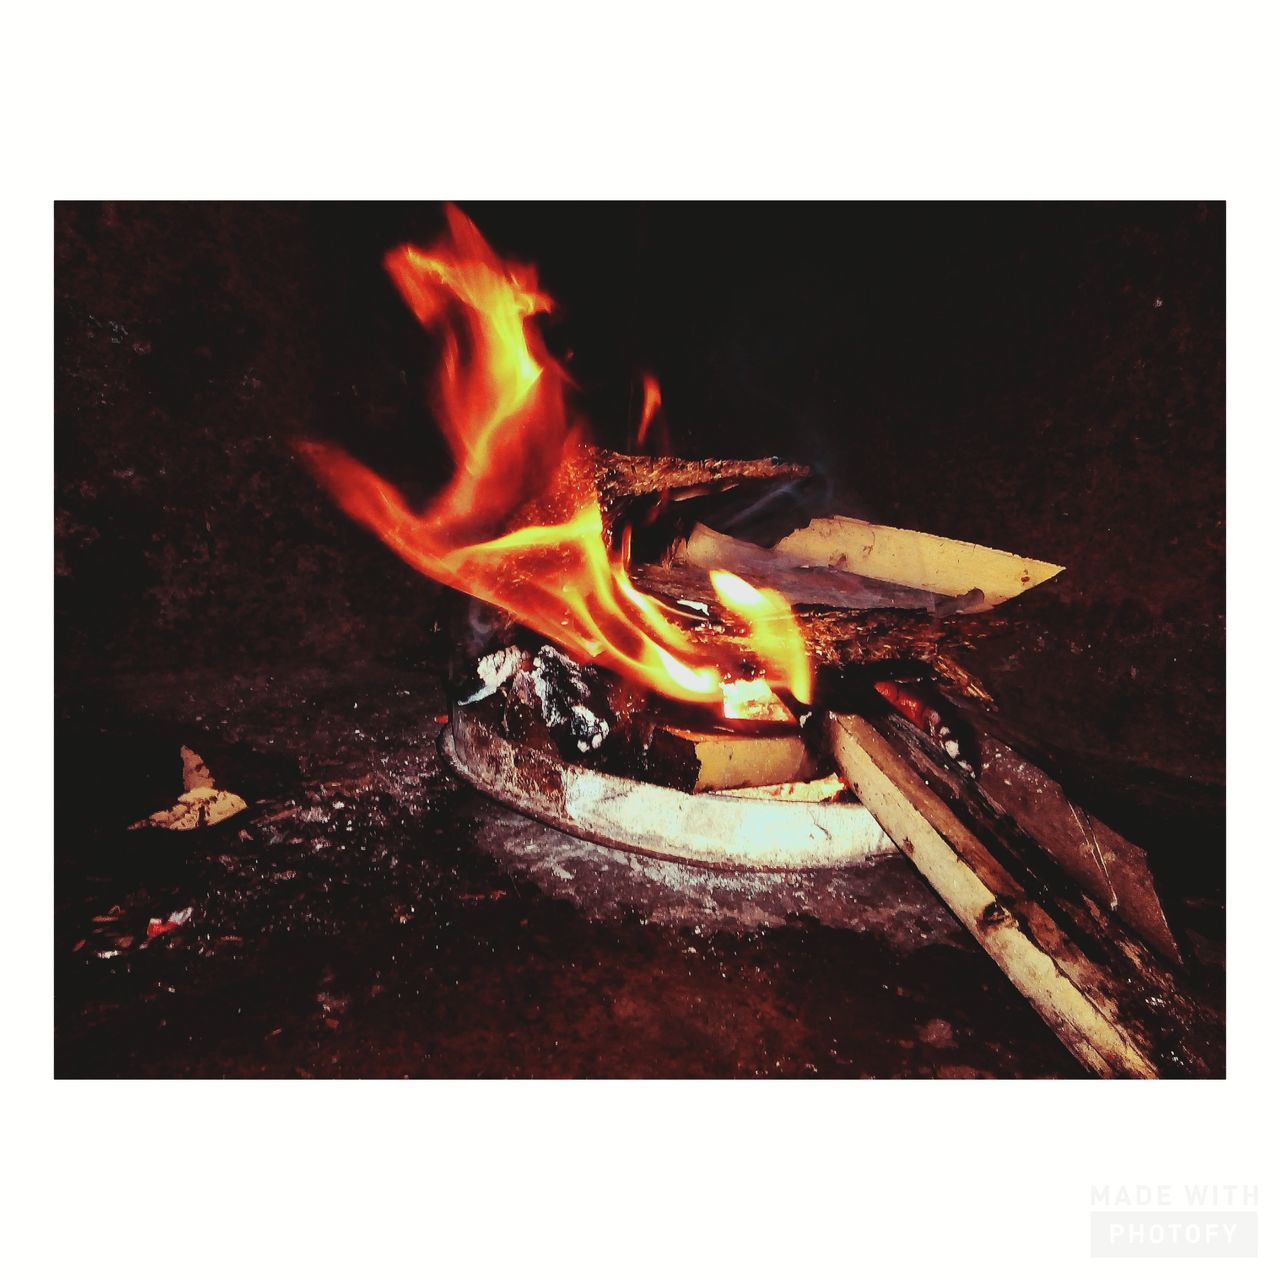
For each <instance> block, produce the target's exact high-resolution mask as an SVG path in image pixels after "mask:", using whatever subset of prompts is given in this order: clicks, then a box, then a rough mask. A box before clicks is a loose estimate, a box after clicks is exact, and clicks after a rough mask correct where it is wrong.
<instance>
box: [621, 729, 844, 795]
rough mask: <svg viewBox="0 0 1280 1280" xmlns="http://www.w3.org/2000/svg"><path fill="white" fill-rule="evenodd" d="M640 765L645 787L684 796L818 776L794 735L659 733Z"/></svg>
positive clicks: (815, 765)
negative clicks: (672, 789) (651, 785)
mask: <svg viewBox="0 0 1280 1280" xmlns="http://www.w3.org/2000/svg"><path fill="white" fill-rule="evenodd" d="M642 760H643V764H642V766H641V772H640V774H639V776H640V777H642V778H643V779H644V780H645V781H647V782H654V783H658V784H659V785H661V786H667V787H675V788H676V789H677V790H680V791H689V792H699V791H729V790H732V789H734V788H739V787H768V786H775V785H777V784H778V783H784V782H807V781H809V780H810V779H812V778H816V777H818V776H819V775H820V774H821V773H823V772H824V769H823V766H822V763H821V761H820V760H818V759H817V757H815V756H814V754H813V753H812V752H811V751H810V750H809V748H808V747H807V746H806V744H805V741H804V738H803V737H802V735H801V734H800V732H799V731H798V730H797V731H796V732H794V733H768V734H738V733H732V732H724V733H719V732H708V733H700V732H698V731H697V730H694V729H684V728H667V727H663V728H658V729H657V730H656V731H655V732H654V733H653V735H652V736H651V738H650V740H649V743H648V748H647V750H646V751H645V752H644V754H643V757H642ZM828 767H829V766H828Z"/></svg>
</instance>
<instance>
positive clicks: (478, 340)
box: [297, 206, 810, 704]
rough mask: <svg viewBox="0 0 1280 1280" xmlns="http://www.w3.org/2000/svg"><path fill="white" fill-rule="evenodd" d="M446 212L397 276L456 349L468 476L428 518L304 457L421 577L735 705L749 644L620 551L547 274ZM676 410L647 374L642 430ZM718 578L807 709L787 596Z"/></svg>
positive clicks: (449, 377) (357, 472)
mask: <svg viewBox="0 0 1280 1280" xmlns="http://www.w3.org/2000/svg"><path fill="white" fill-rule="evenodd" d="M446 217H447V224H448V232H447V235H446V236H445V238H444V239H443V240H442V242H441V243H440V244H438V245H437V246H436V247H435V248H433V249H431V250H421V249H416V248H413V247H410V246H405V247H402V248H399V249H396V250H394V251H392V252H391V253H390V254H388V256H387V259H386V266H387V270H388V271H389V272H390V274H391V277H392V279H393V280H394V281H395V283H396V286H397V287H398V288H399V290H400V292H401V294H402V295H403V296H404V299H405V301H406V302H407V303H408V304H409V306H410V308H411V309H412V311H413V313H414V315H415V316H416V317H417V319H418V321H419V322H420V323H421V324H422V325H423V326H424V327H426V328H428V329H431V330H433V331H436V332H438V333H439V334H440V337H441V339H442V343H443V347H442V357H441V364H440V371H439V377H438V380H437V384H436V387H435V395H434V408H435V413H436V417H437V419H438V420H439V423H440V427H441V430H442V431H443V433H444V435H445V438H446V440H447V441H448V444H449V447H450V451H451V453H452V454H453V458H454V462H455V464H456V466H455V470H454V473H453V476H452V477H451V479H450V480H449V482H448V483H447V484H446V485H445V487H444V489H443V490H442V491H441V492H440V493H439V494H438V495H437V496H436V497H435V498H434V499H433V500H432V501H431V502H430V503H428V504H427V506H426V507H425V508H424V509H422V510H420V511H416V510H414V509H413V508H412V507H411V506H410V505H409V503H408V502H407V500H406V499H405V497H404V495H403V494H401V493H400V491H399V490H398V489H397V488H396V487H395V486H394V485H392V484H391V483H390V482H389V481H387V480H386V479H384V478H383V477H382V476H379V475H378V474H377V473H376V472H374V471H372V470H370V468H368V467H366V466H365V465H364V464H363V463H361V462H358V461H357V460H356V459H354V458H352V457H351V456H350V455H349V454H347V453H346V452H345V451H343V450H342V449H340V448H337V447H336V446H333V445H328V444H322V443H318V442H314V441H306V442H301V443H299V444H298V446H297V448H298V451H299V453H300V454H301V455H302V457H303V459H304V460H305V461H306V463H307V464H308V466H309V467H310V469H311V471H312V473H313V474H314V475H315V476H316V478H317V479H318V480H319V481H320V483H321V484H322V485H324V487H325V488H327V489H328V491H329V492H330V494H331V495H332V496H333V498H334V499H335V500H336V501H337V503H338V505H339V506H341V508H342V509H343V510H344V511H345V512H346V513H347V515H349V516H350V517H351V518H352V519H354V520H356V521H357V522H359V523H360V524H362V525H364V526H365V527H366V528H368V529H370V530H371V531H372V532H373V533H375V534H377V536H378V537H379V538H381V539H382V540H383V542H385V543H386V544H387V545H388V546H389V547H390V548H391V549H392V550H393V551H395V552H396V553H397V554H398V555H399V556H400V557H401V558H402V559H404V560H405V561H406V562H407V563H408V564H410V565H412V566H413V567H414V568H415V569H417V570H418V571H419V572H421V573H423V574H425V575H427V576H428V577H430V578H434V579H435V580H436V581H438V582H443V583H445V584H447V585H448V586H451V587H455V588H457V589H458V590H460V591H464V592H467V593H468V594H470V595H473V596H476V597H478V598H479V599H482V600H486V601H488V602H489V603H490V604H493V605H496V606H498V607H499V608H502V609H505V610H506V611H507V612H509V613H511V614H512V615H513V616H514V617H516V618H517V619H519V620H520V621H521V622H523V623H524V624H525V625H527V626H529V627H530V628H532V629H533V630H535V631H537V632H539V633H541V634H542V635H544V636H546V637H547V638H548V639H549V640H551V641H552V642H553V643H555V644H557V645H558V646H559V647H560V648H562V649H563V650H565V651H566V652H567V653H569V654H570V655H572V656H573V657H575V658H577V659H579V660H581V661H590V662H597V663H600V664H602V665H604V666H607V667H610V668H611V669H613V670H615V671H617V672H619V673H620V674H622V675H624V676H626V677H629V678H630V679H633V680H635V681H637V682H638V683H640V684H642V685H645V686H647V687H649V688H651V689H655V690H657V691H658V692H660V693H662V694H665V695H666V696H668V697H671V698H676V699H680V700H683V701H691V702H706V703H720V704H723V701H724V696H725V694H724V688H725V684H726V681H732V680H734V679H736V678H739V677H742V676H743V675H744V674H748V673H746V672H744V670H743V666H744V663H743V658H744V651H743V649H742V647H741V645H740V644H736V643H735V642H734V641H733V640H732V639H728V638H726V639H724V640H723V641H720V642H718V643H717V642H714V641H713V642H708V641H707V640H706V639H705V638H700V639H698V640H694V639H693V638H691V637H690V636H689V635H688V634H687V633H686V632H685V631H684V630H682V629H681V627H680V626H679V625H678V624H677V622H676V621H675V620H674V617H673V615H671V614H669V613H668V611H667V610H666V609H665V608H664V606H663V605H662V604H661V603H660V602H659V601H657V600H656V599H654V598H653V597H652V596H649V595H646V594H645V593H644V592H642V591H640V590H638V589H637V588H636V587H635V585H634V584H633V583H632V582H631V580H630V578H629V577H628V576H627V572H626V553H627V545H626V543H625V541H624V546H623V549H622V552H621V553H615V552H613V551H611V550H610V548H609V547H608V546H607V545H606V542H605V537H604V530H603V521H602V517H601V512H600V505H599V501H598V499H597V496H596V493H595V490H594V486H593V482H592V481H591V479H590V477H591V475H592V473H591V470H590V466H589V464H588V461H587V459H586V458H585V456H584V452H583V441H584V439H585V436H586V431H585V425H584V424H581V423H578V422H576V421H574V420H573V418H572V417H571V416H570V411H569V409H568V406H567V402H566V394H565V393H566V390H567V388H568V386H569V379H568V376H567V375H566V374H565V372H564V370H563V369H561V367H560V366H559V365H558V364H557V363H556V361H555V360H553V359H552V357H551V356H550V355H549V354H548V352H547V351H546V348H545V347H544V345H543V343H542V340H541V337H540V335H539V333H538V330H537V328H536V326H535V324H534V323H533V319H534V317H535V316H537V315H540V314H543V313H545V312H548V311H550V310H551V309H552V302H551V300H550V298H548V297H547V296H546V295H545V294H544V293H542V292H541V291H540V290H539V288H538V284H537V277H536V273H535V272H534V270H533V269H532V268H531V267H522V266H519V265H516V264H513V263H509V262H506V261H503V260H502V259H500V258H499V257H498V256H497V255H496V254H495V253H494V252H493V250H492V249H491V248H490V247H489V245H488V244H487V243H486V242H485V240H484V238H483V237H482V236H481V234H480V232H479V231H478V230H477V228H476V227H475V225H474V224H473V223H472V222H471V221H470V219H468V218H467V217H466V216H465V215H464V214H463V213H461V212H460V211H459V210H458V209H456V208H454V207H452V206H449V207H448V208H447V210H446ZM660 403H661V397H660V394H659V392H658V387H657V383H656V382H655V381H654V380H653V379H652V378H646V380H645V410H644V417H643V420H642V427H641V432H642V434H643V432H644V431H645V430H647V428H648V425H649V424H650V422H651V421H652V419H653V414H654V413H655V412H656V410H657V408H658V405H659V404H660ZM712 581H713V585H714V587H715V590H716V593H717V595H718V596H719V598H720V600H721V601H722V603H723V604H724V606H725V608H726V610H728V611H729V613H730V614H732V615H733V616H734V617H735V618H738V619H740V620H741V621H742V623H743V624H744V625H745V628H746V638H747V645H748V652H747V654H746V655H745V656H747V657H750V658H754V661H755V663H756V665H757V667H758V669H759V670H758V671H757V672H756V673H755V674H758V673H759V671H760V670H762V671H763V674H764V676H765V678H766V679H767V680H768V681H769V682H770V684H772V685H774V686H775V687H777V688H786V689H789V690H791V692H792V693H794V694H795V696H796V697H797V698H799V699H800V700H801V701H806V702H807V701H808V694H809V690H810V676H809V669H808V664H807V660H806V658H805V654H804V645H803V642H802V640H801V638H800V633H799V630H798V628H797V626H796V623H795V619H794V618H793V617H792V615H791V612H790V610H789V609H788V608H787V606H786V602H785V601H783V600H782V597H781V596H779V595H778V594H777V593H776V592H771V591H762V590H757V589H756V588H754V587H752V586H750V584H748V583H746V582H744V581H743V580H742V579H741V578H737V577H735V576H734V575H733V574H713V575H712Z"/></svg>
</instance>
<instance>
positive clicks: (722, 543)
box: [672, 524, 943, 609]
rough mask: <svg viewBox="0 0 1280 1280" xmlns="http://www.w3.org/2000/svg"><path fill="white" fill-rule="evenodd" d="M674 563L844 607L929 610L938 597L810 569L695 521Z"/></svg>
mask: <svg viewBox="0 0 1280 1280" xmlns="http://www.w3.org/2000/svg"><path fill="white" fill-rule="evenodd" d="M672 560H673V563H675V564H690V565H694V566H695V567H697V568H699V569H727V570H728V571H729V572H730V573H736V574H738V575H739V576H741V577H744V578H747V579H748V580H749V581H750V582H751V585H752V586H755V587H770V588H772V589H773V590H774V591H777V592H779V593H780V594H781V595H782V596H783V597H784V598H785V599H786V600H787V602H788V603H789V604H793V605H800V604H821V605H838V606H840V607H841V608H845V609H881V608H889V609H934V608H936V607H937V604H938V602H939V601H940V600H942V599H943V597H942V596H938V595H935V594H933V593H932V592H929V591H916V590H913V589H911V588H910V587H898V586H894V585H892V584H891V583H885V582H876V581H875V580H873V579H871V578H862V577H859V576H858V575H857V574H854V573H845V572H843V571H842V570H839V569H809V568H804V567H802V566H801V565H800V563H799V561H798V560H797V559H796V558H794V557H792V556H789V555H786V554H785V553H783V552H779V551H777V550H776V549H770V548H768V547H758V546H756V545H755V543H753V542H744V541H742V540H741V539H740V538H731V537H730V536H729V535H728V534H726V533H717V532H716V530H714V529H709V528H707V526H706V525H704V524H699V525H695V526H694V528H693V531H692V533H690V534H689V537H688V539H687V540H686V541H684V542H682V543H680V544H678V545H677V546H676V548H675V550H674V553H673V557H672Z"/></svg>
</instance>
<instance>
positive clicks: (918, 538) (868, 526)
mask: <svg viewBox="0 0 1280 1280" xmlns="http://www.w3.org/2000/svg"><path fill="white" fill-rule="evenodd" d="M774 549H775V550H776V551H779V552H782V553H783V554H785V555H787V556H788V557H789V558H790V559H791V561H792V563H794V564H806V565H820V566H825V567H827V568H830V569H843V570H845V571H847V572H849V573H855V574H858V575H860V576H861V577H864V578H877V579H879V580H881V581H883V582H891V583H896V584H897V585H899V586H903V587H914V588H916V589H917V590H920V591H932V592H936V593H937V594H938V595H943V596H963V595H965V594H966V593H968V592H970V591H973V590H975V589H976V590H978V591H981V592H982V600H981V601H978V600H977V599H976V598H975V600H974V602H973V603H971V604H969V605H967V606H966V610H967V611H968V612H975V613H976V612H981V611H983V610H986V609H991V608H993V607H994V606H995V605H998V604H1002V603H1003V602H1004V601H1006V600H1011V599H1013V597H1014V596H1019V595H1021V594H1022V593H1023V592H1024V591H1029V590H1030V589H1031V588H1032V587H1036V586H1039V585H1040V584H1041V583H1042V582H1047V581H1048V580H1049V579H1050V578H1052V577H1054V576H1055V575H1057V574H1059V573H1061V572H1062V569H1063V566H1062V565H1060V564H1049V563H1048V562H1047V561H1044V560H1032V559H1030V558H1028V557H1026V556H1019V555H1014V554H1012V553H1011V552H1008V551H997V550H996V549H995V548H994V547H983V546H979V545H978V544H977V543H976V542H958V541H956V540H955V539H953V538H942V537H939V536H937V535H936V534H932V533H918V532H916V531H915V530H913V529H895V528H893V527H892V526H891V525H883V524H872V523H871V522H870V521H867V520H854V519H851V518H850V517H848V516H833V517H832V518H831V519H828V520H814V521H812V522H811V523H809V524H808V525H806V526H805V528H803V529H797V530H796V531H795V532H794V533H789V534H788V535H787V536H786V537H785V538H783V539H782V541H781V542H779V543H778V544H777V546H776V547H775V548H774Z"/></svg>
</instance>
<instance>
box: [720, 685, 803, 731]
mask: <svg viewBox="0 0 1280 1280" xmlns="http://www.w3.org/2000/svg"><path fill="white" fill-rule="evenodd" d="M724 717H725V719H726V720H774V721H777V722H778V723H779V724H794V723H795V716H793V715H792V714H791V712H790V711H788V710H787V708H786V707H785V706H784V705H783V703H782V701H781V700H780V699H779V697H778V695H777V694H776V693H774V691H773V690H772V689H770V688H769V682H768V681H767V680H726V681H725V682H724Z"/></svg>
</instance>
